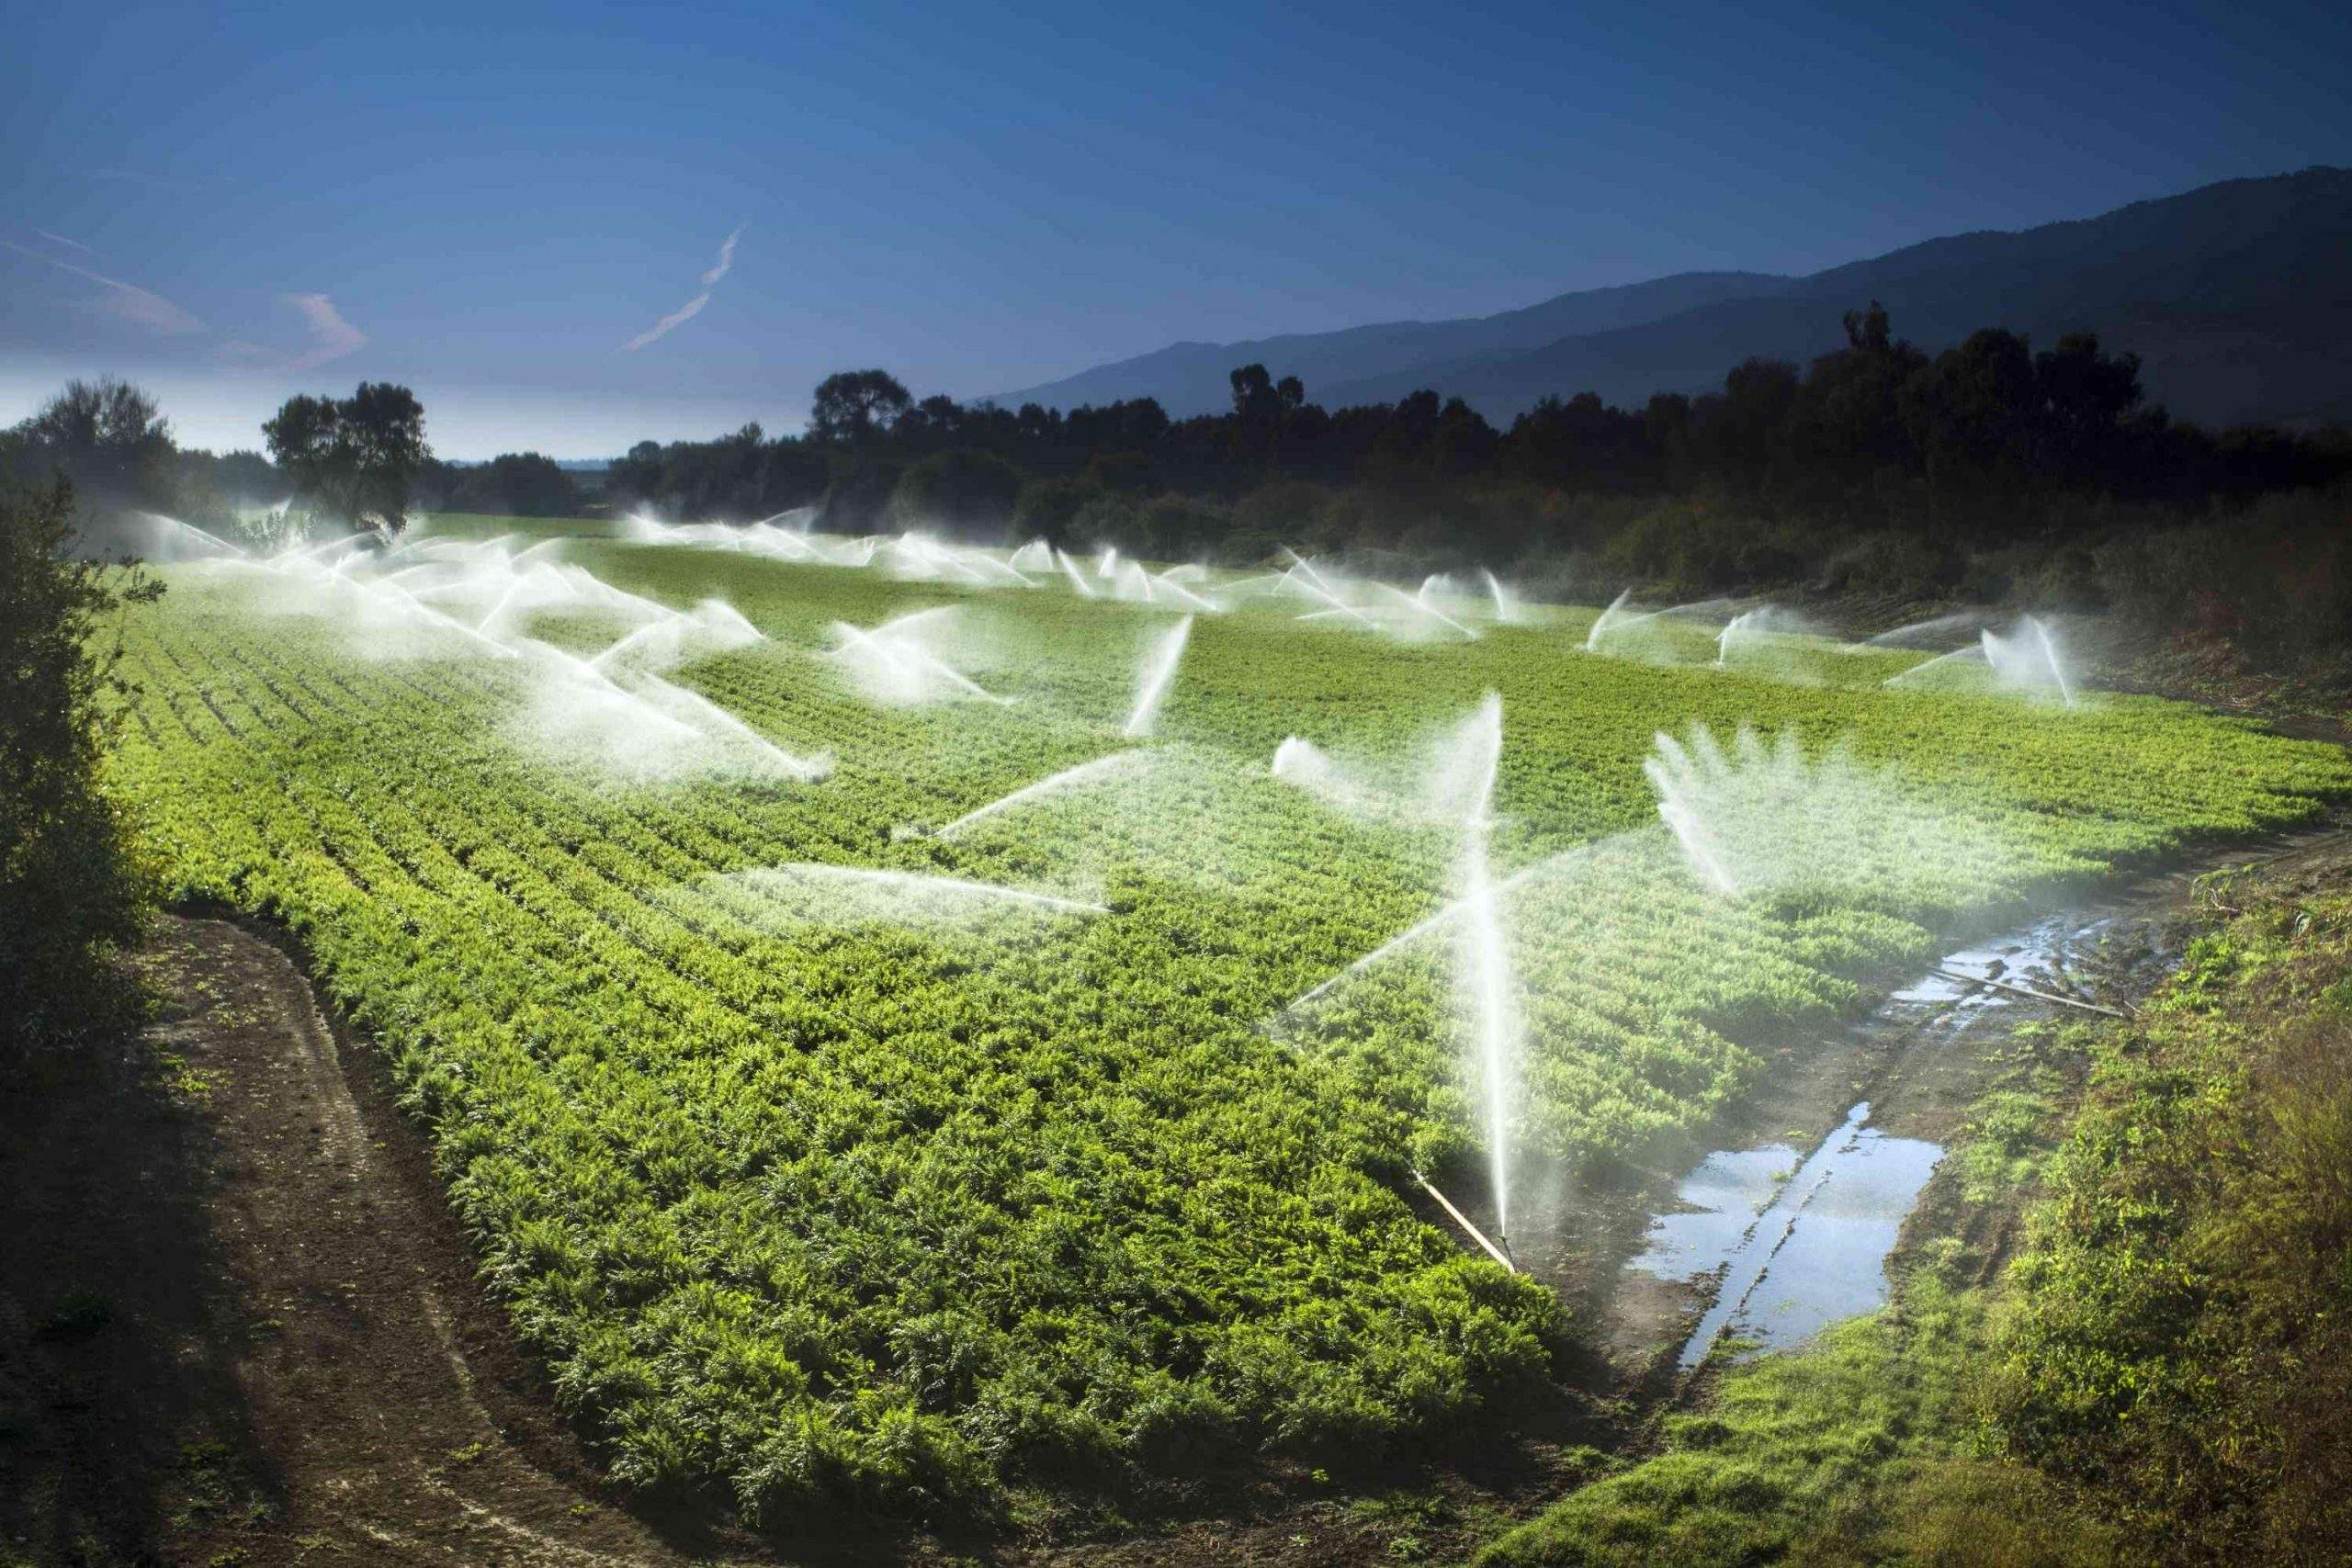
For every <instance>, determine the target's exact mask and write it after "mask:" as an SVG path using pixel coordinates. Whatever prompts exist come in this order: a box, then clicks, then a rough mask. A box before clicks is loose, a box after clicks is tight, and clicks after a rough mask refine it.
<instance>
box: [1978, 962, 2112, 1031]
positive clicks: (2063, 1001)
mask: <svg viewBox="0 0 2352 1568" xmlns="http://www.w3.org/2000/svg"><path fill="white" fill-rule="evenodd" d="M1936 973H1937V974H1939V975H1940V976H1943V977H1944V978H1945V979H1947V980H1958V981H1960V982H1961V983H1962V984H1963V985H1969V986H1990V987H1993V988H1994V989H1995V990H1996V991H2008V992H2011V993H2013V994H2015V995H2017V996H2020V997H2031V998H2033V999H2034V1000H2035V1001H2038V1002H2056V1003H2057V1004H2058V1005H2059V1006H2060V1007H2066V1008H2080V1009H2082V1010H2084V1011H2085V1012H2096V1013H2101V1014H2104V1015H2105V1016H2106V1017H2109V1018H2120V1019H2123V1020H2125V1021H2129V1020H2130V1019H2131V1014H2130V1013H2128V1012H2118V1011H2117V1010H2115V1009H2113V1008H2108V1007H2101V1006H2099V1005H2098V1003H2097V1002H2085V1001H2077V1000H2075V998H2073V997H2062V996H2060V995H2058V994H2057V993H2056V992H2054V991H2037V990H2033V989H2031V988H2030V987H2025V986H2012V985H2010V984H2009V983H2008V982H2007V980H1996V979H1994V978H1993V977H1992V976H1990V975H1971V974H1969V973H1968V972H1967V971H1965V970H1962V969H1946V968H1944V967H1943V966H1942V965H1941V964H1938V965H1937V966H1936Z"/></svg>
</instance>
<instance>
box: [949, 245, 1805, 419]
mask: <svg viewBox="0 0 2352 1568" xmlns="http://www.w3.org/2000/svg"><path fill="white" fill-rule="evenodd" d="M1792 281H1793V280H1792V279H1790V278H1786V277H1780V276H1774V275H1772V274H1770V273H1762V272H1684V273H1677V274H1675V275H1674V276H1670V277H1659V278H1653V279H1651V280H1650V281H1649V282H1647V283H1633V284H1627V285H1624V286H1623V287H1621V288H1589V289H1586V290H1584V291H1582V292H1580V293H1576V294H1562V295H1559V296H1557V297H1555V298H1554V299H1546V300H1544V302H1543V303H1542V304H1540V305H1531V306H1529V307H1527V308H1526V309H1525V310H1506V311H1504V312H1503V313H1502V314H1501V315H1498V316H1473V317H1466V318H1464V319H1463V320H1461V321H1385V322H1382V323H1380V324H1378V325H1376V326H1369V327H1349V328H1346V329H1345V330H1343V331H1340V332H1335V333H1291V334H1289V335H1286V336H1283V337H1270V338H1259V339H1256V340H1254V341H1251V342H1248V343H1221V344H1220V343H1179V344H1170V345H1169V346H1168V347H1166V348H1163V349H1159V350H1157V351H1155V352H1153V353H1151V354H1146V355H1140V356H1138V357H1136V358H1134V359H1122V360H1119V361H1117V362H1115V363H1114V364H1110V365H1098V366H1096V367H1094V368H1093V369H1091V370H1081V371H1080V372H1079V373H1078V374H1077V375H1075V376H1070V377H1067V378H1063V379H1062V380H1059V381H1050V382H1047V383H1046V385H1044V386H1042V387H1031V388H1029V389H1026V390H1023V391H1018V392H1002V393H999V394H997V396H996V401H997V402H999V403H1001V404H1002V405H1003V406H1005V407H1006V408H1018V407H1020V406H1021V405H1022V404H1023V403H1027V402H1037V403H1044V404H1046V405H1047V406H1048V407H1052V408H1076V407H1078V406H1079V405H1080V404H1081V403H1095V404H1101V403H1109V402H1116V401H1118V400H1121V399H1123V398H1146V397H1148V398H1158V399H1159V401H1160V406H1161V407H1163V408H1165V409H1166V410H1167V411H1168V412H1170V414H1172V415H1174V416H1175V417H1177V418H1179V419H1182V418H1183V417H1185V416H1186V415H1188V414H1196V413H1222V412H1225V410H1227V408H1230V407H1231V406H1232V402H1233V389H1232V385H1231V383H1230V382H1228V381H1227V379H1226V378H1227V375H1228V374H1229V373H1230V372H1231V371H1232V369H1233V368H1234V367H1235V366H1237V365H1249V364H1253V363H1255V364H1262V365H1264V366H1265V367H1267V368H1269V369H1271V370H1272V371H1273V373H1274V374H1275V375H1276V376H1278V377H1280V376H1296V377H1297V378H1300V379H1301V380H1303V381H1305V382H1306V389H1307V395H1308V396H1310V397H1313V398H1315V399H1316V400H1317V401H1318V402H1328V400H1326V399H1324V398H1323V397H1322V395H1321V392H1320V390H1319V389H1321V388H1324V387H1328V386H1331V385H1334V384H1336V383H1340V382H1350V381H1355V380H1358V379H1361V378H1367V377H1374V376H1380V375H1383V374H1385V373H1389V372H1398V371H1406V370H1409V369H1410V368H1411V367H1415V366H1421V365H1430V366H1438V365H1451V364H1455V363H1459V362H1462V361H1464V360H1468V359H1473V358H1476V357H1478V356H1481V355H1511V354H1518V353H1523V352H1524V351H1525V350H1527V349H1528V348H1530V347H1532V346H1533V345H1535V344H1544V343H1551V342H1554V341H1555V340H1557V339H1560V338H1566V337H1573V336H1577V335H1579V334H1583V333H1601V332H1609V331H1611V330H1613V329H1617V328H1623V327H1633V326H1639V325H1641V324H1643V323H1644V322H1647V321H1658V320H1661V319H1663V318H1665V317H1668V316H1673V315H1678V314H1679V313H1681V312H1682V311H1685V310H1691V309H1693V308H1696V307H1699V306H1704V305H1713V304H1717V303H1720V302H1722V301H1724V300H1729V299H1752V298H1757V297H1759V296H1765V295H1770V294H1771V293H1774V292H1775V291H1777V290H1780V289H1782V288H1787V287H1788V286H1789V285H1790V283H1791V282H1792Z"/></svg>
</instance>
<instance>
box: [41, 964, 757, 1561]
mask: <svg viewBox="0 0 2352 1568" xmlns="http://www.w3.org/2000/svg"><path fill="white" fill-rule="evenodd" d="M146 964H147V965H148V967H149V968H150V970H151V983H152V984H153V986H154V987H155V988H156V989H157V991H158V992H159V993H161V994H162V995H164V996H165V997H167V998H171V1006H170V1009H169V1011H170V1014H171V1016H169V1017H167V1018H166V1019H165V1020H164V1021H161V1022H158V1023H156V1024H153V1025H152V1026H150V1028H149V1029H148V1031H147V1032H146V1038H145V1040H144V1041H143V1042H142V1043H141V1048H137V1049H133V1050H131V1051H129V1052H127V1053H126V1054H125V1055H124V1058H123V1060H121V1061H120V1062H117V1063H111V1064H105V1065H103V1066H102V1067H101V1068H98V1069H96V1070H94V1072H93V1074H92V1075H90V1076H89V1077H88V1081H79V1080H77V1081H76V1082H75V1083H72V1084H63V1085H57V1086H52V1088H51V1090H50V1091H48V1092H50V1093H51V1094H53V1103H48V1104H44V1105H43V1106H42V1107H41V1110H43V1111H47V1112H48V1114H46V1115H41V1116H39V1117H37V1118H36V1119H35V1124H34V1125H32V1126H31V1127H29V1128H27V1129H23V1130H20V1131H18V1132H17V1133H14V1134H10V1135H9V1141H8V1142H7V1143H6V1145H0V1205H4V1206H0V1217H5V1218H6V1221H7V1222H8V1229H9V1230H10V1232H11V1233H12V1240H11V1242H10V1243H9V1245H8V1247H6V1250H7V1251H9V1252H11V1253H13V1254H15V1256H14V1257H13V1258H11V1261H10V1263H9V1265H8V1268H7V1269H6V1272H5V1273H0V1494H5V1495H6V1496H5V1497H0V1564H7V1563H9V1561H10V1557H11V1555H12V1554H13V1555H14V1556H15V1557H16V1558H17V1559H18V1560H22V1561H29V1562H39V1563H46V1562H91V1563H105V1562H198V1563H220V1564H223V1565H227V1564H254V1565H263V1564H272V1563H280V1562H289V1563H290V1562H337V1563H349V1562H362V1563H365V1562H388V1563H389V1562H401V1563H413V1562H424V1561H439V1562H466V1563H475V1562H480V1563H533V1564H563V1565H566V1568H594V1565H597V1564H605V1563H662V1562H684V1561H686V1560H688V1557H689V1555H690V1554H691V1555H692V1556H693V1557H694V1558H696V1559H707V1557H708V1556H709V1555H710V1554H712V1553H714V1552H715V1551H719V1550H721V1548H722V1546H723V1545H732V1544H736V1543H731V1542H730V1543H721V1542H718V1541H714V1540H695V1539H692V1538H691V1537H687V1538H676V1537H673V1538H671V1539H665V1538H664V1537H663V1536H662V1535H661V1534H658V1533H657V1532H656V1529H654V1527H653V1526H651V1525H649V1524H648V1523H647V1522H645V1521H644V1520H643V1519H641V1518H640V1517H637V1516H635V1515H633V1514H631V1513H629V1512H627V1511H625V1510H623V1509H621V1508H620V1507H618V1506H616V1505H615V1504H614V1503H613V1501H612V1500H611V1499H610V1498H609V1496H607V1495H605V1493H604V1492H603V1490H602V1489H601V1488H600V1487H599V1486H598V1485H597V1483H596V1482H595V1480H594V1469H593V1466H592V1465H591V1463H590V1461H588V1459H587V1457H586V1456H585V1455H584V1454H583V1453H582V1451H581V1450H580V1448H579V1445H578V1443H577V1442H576V1441H575V1440H574V1438H572V1436H571V1432H570V1431H569V1430H568V1428H566V1427H564V1426H563V1425H562V1424H561V1423H560V1421H559V1420H558V1419H557V1418H556V1417H555V1416H554V1415H553V1413H552V1407H551V1402H550V1400H549V1398H548V1393H547V1391H546V1390H545V1389H544V1387H543V1386H541V1385H540V1383H539V1382H538V1381H537V1375H536V1373H535V1371H533V1369H532V1367H531V1366H530V1364H529V1363H528V1361H527V1360H526V1359H525V1358H524V1357H523V1356H522V1355H521V1354H520V1353H519V1352H518V1351H517V1350H516V1349H515V1347H514V1345H513V1340H512V1335H511V1332H510V1330H509V1329H508V1328H507V1325H505V1323H504V1322H503V1319H502V1318H501V1317H500V1316H499V1315H498V1314H497V1313H496V1311H495V1309H494V1308H492V1306H491V1305H490V1304H489V1303H487V1302H486V1301H485V1299H484V1298H483V1296H482V1292H481V1288H480V1286H479V1285H478V1284H477V1283H476V1282H475V1280H474V1279H473V1277H472V1263H471V1258H470V1256H469V1251H468V1249H467V1247H466V1245H465V1238H464V1236H463V1235H462V1234H461V1233H460V1232H459V1230H458V1226H457V1224H456V1222H455V1220H454V1218H453V1217H452V1216H451V1214H450V1213H449V1210H448V1208H447V1202H446V1200H445V1199H444V1198H443V1197H442V1195H441V1193H440V1192H439V1190H438V1189H437V1188H436V1187H435V1184H434V1182H433V1180H432V1176H431V1172H430V1170H429V1169H428V1168H426V1167H425V1163H424V1158H423V1156H422V1155H421V1153H420V1152H419V1151H418V1147H417V1140H416V1139H415V1137H414V1135H413V1134H412V1133H409V1132H408V1131H407V1130H406V1129H405V1128H403V1127H401V1125H400V1124H399V1122H398V1120H397V1112H396V1111H394V1109H393V1108H392V1107H391V1106H390V1104H389V1103H388V1102H387V1101H386V1100H384V1099H383V1097H382V1094H381V1091H380V1090H379V1089H377V1088H376V1084H375V1077H374V1075H373V1073H372V1072H371V1071H370V1070H369V1066H370V1065H369V1064H368V1062H366V1061H365V1060H364V1059H358V1058H357V1057H356V1051H355V1048H354V1047H353V1046H351V1045H350V1044H349V1043H347V1042H343V1041H339V1040H338V1039H337V1038H336V1035H335V1032H334V1031H333V1030H332V1029H331V1028H330V1027H329V1025H328V1023H327V1021H325V1020H324V1019H323V1018H322V1016H321V1015H320V1012H319V1010H318V1008H317V1006H316V1004H315V1002H314V1001H313V999H312V996H311V988H310V987H309V985H308V983H307V982H306V981H305V980H304V978H303V976H302V975H301V974H300V971H299V970H298V969H297V968H296V967H295V965H294V964H292V963H291V962H290V961H289V960H288V958H287V957H286V955H285V954H284V953H280V952H279V951H278V950H277V948H276V947H274V946H272V945H271V944H270V943H269V942H266V941H264V940H262V939H261V938H260V937H257V936H255V935H254V934H252V933H251V932H249V931H244V930H243V929H240V928H239V927H237V926H235V925H232V924H229V923H226V922H224V921H220V920H210V919H169V920H167V921H165V922H164V925H163V927H162V929H161V930H160V931H159V932H158V937H157V941H156V942H155V943H154V944H153V952H152V953H151V954H150V955H149V957H148V958H147V960H146ZM158 1060H160V1061H161V1063H162V1064H163V1066H162V1067H161V1069H160V1071H159V1070H158V1069H157V1068H156V1066H155V1065H154V1064H155V1063H156V1062H157V1061H158ZM132 1194H135V1195H136V1197H135V1198H132V1199H130V1201H126V1199H127V1198H129V1197H130V1195H132ZM19 1244H21V1248H20V1247H19ZM19 1263H21V1265H22V1267H21V1268H20V1267H19V1266H18V1265H19Z"/></svg>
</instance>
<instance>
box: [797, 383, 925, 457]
mask: <svg viewBox="0 0 2352 1568" xmlns="http://www.w3.org/2000/svg"><path fill="white" fill-rule="evenodd" d="M913 401H914V400H913V398H912V397H911V396H910V394H909V393H908V391H907V389H906V388H905V387H903V386H901V385H899V379H898V378H897V377H895V376H893V375H891V374H890V373H889V372H888V370H839V371H835V372H834V373H833V374H832V375H831V376H828V377H826V378H824V379H823V380H822V381H820V382H818V383H817V395H816V398H815V399H814V400H813V401H812V402H811V403H810V405H809V435H810V436H812V437H813V438H815V439H817V440H819V441H838V442H852V443H854V442H860V441H864V440H865V439H866V438H867V437H869V436H871V435H874V434H878V433H879V432H882V431H886V430H888V429H889V428H890V426H891V425H892V424H894V423H897V422H898V419H899V415H900V414H903V413H905V412H907V410H908V408H909V407H910V405H911V404H912V403H913Z"/></svg>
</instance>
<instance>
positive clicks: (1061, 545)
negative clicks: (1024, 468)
mask: <svg viewBox="0 0 2352 1568" xmlns="http://www.w3.org/2000/svg"><path fill="white" fill-rule="evenodd" d="M1100 494H1102V491H1099V490H1097V489H1096V488H1095V487H1094V486H1093V485H1091V484H1090V483H1088V482H1087V481H1086V480H1084V479H1069V478H1055V479H1031V480H1030V481H1029V482H1028V483H1027V484H1025V485H1023V486H1022V487H1021V494H1020V495H1019V496H1018V497H1017V498H1016V499H1015V500H1014V502H1013V503H1012V533H1013V539H1014V542H1016V543H1021V544H1025V543H1027V542H1028V541H1029V540H1031V539H1043V540H1045V541H1046V543H1047V544H1049V545H1051V546H1053V547H1055V548H1056V549H1067V548H1069V547H1070V546H1071V545H1072V544H1073V543H1075V542H1076V534H1075V531H1074V530H1075V528H1076V525H1077V522H1078V514H1079V513H1080V512H1083V511H1084V510H1085V509H1086V503H1087V502H1090V501H1092V500H1093V499H1094V498H1095V497H1096V496H1098V495H1100Z"/></svg>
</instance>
